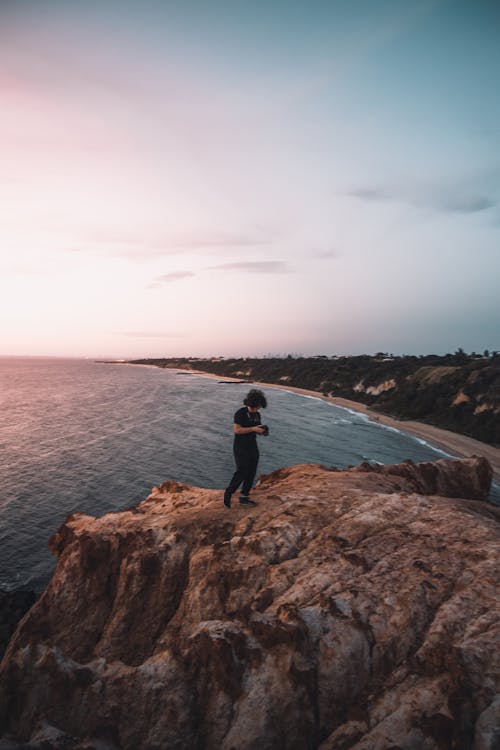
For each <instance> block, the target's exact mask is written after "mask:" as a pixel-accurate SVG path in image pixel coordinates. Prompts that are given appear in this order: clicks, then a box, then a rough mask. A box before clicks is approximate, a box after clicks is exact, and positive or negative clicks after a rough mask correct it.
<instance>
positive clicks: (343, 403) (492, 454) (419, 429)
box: [145, 365, 500, 482]
mask: <svg viewBox="0 0 500 750" xmlns="http://www.w3.org/2000/svg"><path fill="white" fill-rule="evenodd" d="M145 366H146V367H157V365H145ZM168 369H170V368H168ZM172 369H173V370H174V371H175V372H185V373H190V374H191V375H202V376H204V377H207V378H212V379H213V380H226V381H229V382H234V383H245V382H247V381H244V380H241V378H232V377H229V376H225V375H224V376H221V375H217V374H215V373H211V372H204V371H203V370H184V369H181V368H177V367H176V368H172ZM252 386H256V387H261V388H279V389H280V390H284V391H290V392H292V393H298V394H299V395H302V396H312V397H313V398H319V399H321V400H322V401H326V402H327V403H329V404H333V405H334V406H340V407H341V408H343V409H350V410H351V411H356V412H359V413H360V414H366V416H367V417H368V418H369V419H370V420H371V421H372V422H378V423H379V424H381V425H384V426H386V427H392V428H394V429H396V430H400V431H401V432H407V433H408V434H409V435H413V436H414V437H418V438H421V439H422V440H425V441H426V442H428V443H429V444H430V445H432V446H433V447H435V448H439V450H442V451H444V452H445V453H449V454H450V456H452V457H455V458H470V457H471V456H484V457H485V458H487V459H488V461H489V462H490V464H491V466H492V469H493V474H494V477H493V480H494V481H496V482H500V449H499V448H494V447H493V446H492V445H487V444H486V443H482V442H481V441H480V440H475V439H474V438H470V437H467V435H460V434H459V433H458V432H451V431H450V430H444V429H442V428H441V427H434V425H429V424H424V423H423V422H415V421H413V420H410V419H408V420H402V419H395V418H394V417H389V416H387V415H386V414H381V413H380V412H377V411H374V410H373V409H370V408H369V407H368V406H366V405H365V404H362V403H360V402H359V401H350V400H349V399H346V398H340V397H335V396H325V395H323V394H322V393H319V392H318V391H310V390H307V389H305V388H295V387H294V386H291V385H285V384H283V385H280V384H278V383H261V382H258V381H252Z"/></svg>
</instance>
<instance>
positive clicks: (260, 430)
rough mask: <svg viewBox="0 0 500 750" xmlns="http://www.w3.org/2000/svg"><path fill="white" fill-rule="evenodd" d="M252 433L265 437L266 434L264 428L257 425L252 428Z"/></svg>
mask: <svg viewBox="0 0 500 750" xmlns="http://www.w3.org/2000/svg"><path fill="white" fill-rule="evenodd" d="M253 431H254V432H256V433H257V435H265V434H266V428H265V427H262V426H261V425H257V426H256V427H254V428H253Z"/></svg>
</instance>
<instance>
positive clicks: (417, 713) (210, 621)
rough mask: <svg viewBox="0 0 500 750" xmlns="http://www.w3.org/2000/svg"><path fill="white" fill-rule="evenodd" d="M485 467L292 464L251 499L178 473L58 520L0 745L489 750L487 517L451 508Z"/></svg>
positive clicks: (474, 487) (493, 617)
mask: <svg viewBox="0 0 500 750" xmlns="http://www.w3.org/2000/svg"><path fill="white" fill-rule="evenodd" d="M490 479H491V473H490V471H489V467H488V465H487V463H486V462H485V461H484V460H482V459H468V460H464V461H452V460H446V461H438V462H435V463H433V464H411V463H405V464H402V465H400V466H393V467H370V466H369V465H362V466H361V467H357V468H355V469H350V470H346V471H337V470H329V469H326V468H324V467H321V466H311V465H301V466H294V467H290V468H286V469H281V470H279V471H277V472H274V473H273V474H271V475H269V476H267V477H263V478H261V481H260V483H259V486H258V488H257V489H256V490H255V492H254V497H255V499H256V500H258V502H259V505H258V507H257V508H248V507H245V506H239V505H238V504H237V503H235V502H234V501H233V507H232V508H231V509H230V510H227V509H225V508H224V507H223V505H222V498H221V493H220V492H218V491H215V490H204V489H199V488H194V487H190V486H188V485H184V484H180V483H177V482H173V481H170V482H165V483H164V484H162V485H161V486H160V487H158V488H154V490H153V492H152V494H151V495H150V497H149V498H148V499H147V500H145V501H144V502H142V503H140V504H139V505H138V506H137V507H136V508H133V509H131V510H128V511H124V512H121V513H116V514H108V515H106V516H104V517H102V518H99V519H96V518H92V517H90V516H83V515H79V514H75V515H73V516H71V517H70V518H68V520H67V521H66V523H65V524H64V525H63V526H62V527H61V528H60V529H59V531H58V532H57V533H56V534H55V536H54V537H53V538H52V540H51V547H52V549H53V551H54V552H55V553H56V554H57V555H58V558H59V560H58V565H57V569H56V572H55V574H54V577H53V579H52V581H51V583H50V584H49V586H48V588H47V590H46V591H45V592H44V594H43V595H42V596H41V598H40V599H39V600H38V601H37V602H36V604H35V606H34V607H33V608H32V609H31V610H30V612H29V613H28V615H27V616H26V617H25V618H24V620H23V621H22V622H21V623H20V625H19V627H18V629H17V631H16V633H15V635H14V637H13V639H12V641H11V643H10V645H9V648H8V650H7V653H6V654H5V657H4V660H3V662H2V665H1V668H0V685H1V687H0V735H2V736H3V738H4V739H3V740H0V748H7V747H19V745H18V744H16V743H24V745H21V746H22V747H26V748H35V747H36V748H52V747H61V748H62V747H65V748H82V750H83V748H87V749H90V748H96V750H97V748H100V749H101V750H105V748H108V749H111V748H124V750H129V749H130V750H160V748H161V749H162V750H165V749H167V750H168V749H170V748H172V749H174V748H179V750H180V749H182V750H184V749H185V748H193V749H194V748H196V749H201V748H207V750H211V749H212V748H221V749H222V750H231V749H232V748H234V750H254V749H255V750H257V749H258V750H271V749H272V750H276V748H285V749H290V750H292V749H293V750H295V749H296V750H306V749H308V748H310V749H311V750H312V749H313V748H314V749H316V748H318V749H320V750H347V749H348V748H353V749H354V748H355V750H389V748H392V750H396V749H397V748H403V749H405V750H406V749H408V750H420V749H423V750H443V748H460V749H463V750H466V749H467V748H471V749H474V750H494V748H498V747H499V743H500V732H499V725H500V722H499V718H500V697H499V693H500V689H499V688H500V654H499V649H498V644H499V642H500V624H499V616H498V615H499V604H498V581H499V578H500V576H499V573H500V570H499V552H500V524H499V521H500V510H499V509H498V508H495V507H494V506H490V505H488V504H487V503H485V502H481V501H478V500H470V499H458V495H462V496H466V497H469V496H475V497H479V496H481V495H482V496H483V497H485V496H486V494H487V492H488V484H489V481H490ZM437 492H439V495H437V494H434V493H437ZM431 493H432V494H431ZM445 495H451V497H445Z"/></svg>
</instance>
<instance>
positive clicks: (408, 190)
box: [0, 3, 500, 357]
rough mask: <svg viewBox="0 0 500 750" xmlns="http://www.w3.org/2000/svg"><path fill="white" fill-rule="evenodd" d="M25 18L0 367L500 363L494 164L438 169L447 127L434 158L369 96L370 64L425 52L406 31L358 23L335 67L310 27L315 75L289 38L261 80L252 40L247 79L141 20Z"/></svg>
mask: <svg viewBox="0 0 500 750" xmlns="http://www.w3.org/2000/svg"><path fill="white" fill-rule="evenodd" d="M111 6H113V4H110V7H111ZM8 7H9V10H8V11H7V10H4V11H2V10H0V92H1V96H2V117H1V118H0V177H1V179H0V248H1V256H0V326H1V340H0V341H1V344H0V354H6V355H7V354H21V355H24V354H48V355H50V354H54V355H71V356H114V357H122V356H124V357H134V356H148V355H149V356H161V355H169V354H171V355H178V354H193V355H196V354H198V355H200V354H255V353H256V354H259V353H266V352H275V353H277V352H283V353H284V352H289V351H292V352H304V353H311V354H312V353H321V352H323V353H335V352H339V353H346V352H347V353H348V352H353V353H355V352H359V351H377V350H394V351H406V352H410V351H430V350H433V349H434V350H441V351H443V350H447V349H451V348H456V347H457V346H464V347H465V348H476V349H478V350H480V349H481V348H482V347H483V348H486V347H489V348H499V346H496V343H498V342H495V341H494V335H495V334H493V333H492V332H493V331H494V326H493V323H492V319H493V317H494V314H495V312H496V311H498V295H497V294H496V290H495V288H496V286H495V285H496V282H495V283H494V282H493V281H492V274H491V273H486V274H485V273H484V268H485V267H489V266H488V264H491V263H493V264H496V266H498V254H497V253H496V250H495V248H496V247H497V243H498V223H495V220H494V216H493V214H492V210H496V211H497V212H498V206H497V204H496V203H495V201H496V198H495V199H494V201H493V202H492V201H491V200H490V199H489V198H488V199H486V198H485V197H484V196H485V194H486V192H488V191H489V192H488V194H489V195H491V191H492V190H496V189H497V181H498V174H499V173H500V171H499V172H498V173H497V172H495V167H492V168H491V170H490V173H488V170H487V169H486V166H485V165H486V164H487V163H490V164H491V161H490V162H488V158H487V157H488V152H487V149H486V148H485V147H484V144H482V143H481V142H480V140H479V141H478V143H477V144H476V145H475V146H474V147H473V148H470V149H468V150H466V153H464V149H463V148H462V149H460V154H461V156H460V158H459V159H458V161H457V157H456V152H454V151H453V149H452V148H451V146H450V150H449V152H448V151H447V150H446V149H440V152H439V154H437V152H436V150H435V146H436V142H435V139H434V140H433V137H432V133H433V132H434V134H435V133H436V132H437V131H433V128H438V126H439V123H438V122H437V121H436V122H435V123H433V125H432V127H430V126H429V130H428V132H427V133H425V134H423V135H421V137H420V136H419V135H418V128H416V130H415V132H413V131H412V129H411V127H412V126H411V124H410V125H407V127H408V128H409V131H408V130H405V125H404V122H403V119H402V118H403V116H404V108H403V109H402V110H401V112H398V105H397V103H396V102H397V101H398V100H397V92H395V94H394V111H393V112H387V111H386V110H383V109H381V110H380V111H377V109H373V103H372V102H370V101H369V100H370V97H369V96H367V93H366V89H365V83H366V76H367V75H368V72H369V71H371V72H370V75H375V74H376V73H374V72H373V70H374V66H373V63H374V62H376V61H377V56H383V54H386V53H387V54H388V53H389V52H390V51H391V47H390V45H391V44H395V43H396V41H397V40H398V39H399V36H400V35H402V34H417V41H418V33H422V34H423V32H422V31H421V29H420V27H419V26H418V24H417V22H416V21H415V19H414V18H413V16H411V17H407V16H406V15H405V14H400V16H401V17H400V19H399V21H398V23H397V24H396V26H394V22H393V20H392V21H391V20H390V18H389V16H387V17H385V16H384V14H381V15H380V16H378V17H377V24H378V27H373V28H368V27H366V26H365V27H363V28H359V29H357V28H356V21H355V17H354V16H353V17H352V18H350V17H349V18H344V19H343V20H342V19H341V20H342V22H343V23H344V26H345V28H344V31H345V34H344V36H342V37H339V44H338V45H337V47H335V45H334V48H335V49H336V50H337V52H336V55H333V56H332V58H331V59H328V51H329V50H330V46H329V37H328V33H327V32H328V29H327V30H326V31H325V29H324V28H321V29H320V28H316V27H315V26H314V23H313V22H312V26H311V28H310V29H309V33H310V34H312V35H313V37H314V34H317V47H314V46H313V47H311V49H309V48H308V49H305V48H304V49H303V50H302V51H301V55H302V58H301V65H300V66H298V65H295V64H293V55H290V57H289V58H288V59H289V60H290V62H289V64H288V65H286V64H284V63H283V57H281V58H280V54H279V52H280V49H281V53H282V55H283V54H284V53H285V52H286V51H287V50H288V46H289V44H290V40H289V39H287V38H286V36H285V37H283V39H281V38H280V37H276V39H275V41H276V49H274V47H273V46H272V42H273V40H272V39H269V40H267V43H268V44H269V45H270V47H269V50H267V53H268V54H267V57H266V49H264V54H262V50H261V49H260V46H259V45H260V44H264V41H263V40H259V39H258V37H257V38H256V37H252V38H251V40H250V41H249V40H248V39H247V37H246V36H245V35H244V34H243V31H242V30H241V29H240V30H239V33H241V34H242V36H241V55H239V56H236V53H235V51H234V48H228V49H227V50H226V51H224V50H222V51H221V50H220V48H219V44H218V39H217V38H216V35H215V36H213V38H212V36H211V34H215V32H214V31H211V29H210V28H207V29H206V33H205V35H204V36H203V38H202V43H201V42H200V41H199V39H198V38H197V37H195V35H194V33H192V35H191V36H190V30H191V32H192V30H193V29H194V28H195V26H194V25H193V27H192V29H191V27H190V26H189V24H188V25H187V26H185V25H184V26H183V25H182V23H181V20H179V18H180V17H179V18H176V17H175V16H171V17H169V19H166V18H165V19H164V22H165V25H164V28H163V29H162V28H158V25H157V24H156V23H155V21H156V20H157V19H156V17H154V16H153V15H150V16H148V10H147V9H148V8H150V10H151V8H152V7H153V6H152V5H151V6H150V5H148V4H146V5H145V6H144V9H145V10H144V14H143V16H142V21H141V23H136V16H134V15H133V14H131V13H130V15H128V11H127V9H129V10H130V8H131V7H132V5H129V4H126V5H125V6H124V7H123V9H122V10H123V13H122V14H121V16H120V19H121V22H120V23H118V24H116V23H114V21H115V20H116V19H117V18H118V16H114V15H113V13H111V12H110V13H109V14H107V15H106V14H104V15H100V13H99V6H98V5H94V4H93V3H90V4H89V5H88V7H87V10H86V11H84V10H82V6H80V7H79V6H75V9H74V10H73V11H72V12H70V11H69V6H68V7H67V8H66V12H65V13H62V11H61V8H62V6H61V5H60V4H58V3H53V4H52V3H49V4H48V5H47V12H46V13H40V12H38V13H37V12H36V11H35V10H34V8H36V6H34V5H33V6H30V5H29V4H28V5H27V6H26V8H27V10H25V11H24V12H23V13H21V12H20V11H19V12H15V11H13V10H12V7H14V8H15V4H14V6H8ZM30 8H31V10H30ZM2 14H3V18H2ZM423 19H424V20H425V19H426V16H425V15H424V17H423ZM333 20H334V19H332V39H333V38H334V37H335V33H338V32H335V29H336V28H337V27H336V25H335V24H334V23H333ZM167 21H168V22H167ZM224 23H226V24H227V23H230V21H228V20H227V17H225V21H224ZM418 23H423V21H422V19H420V20H419V21H418ZM196 33H197V34H199V33H202V32H200V31H199V29H198V30H197V32H196ZM234 33H235V34H236V36H237V33H238V29H234ZM422 38H423V37H422ZM330 41H331V40H330ZM340 41H341V42H342V43H341V44H340ZM235 44H236V43H235ZM280 45H281V47H280ZM285 47H286V50H285ZM314 50H315V51H314ZM288 51H290V50H288ZM380 64H381V65H382V63H380ZM383 73H384V69H383V68H380V70H379V72H378V75H379V76H381V80H380V84H381V91H382V92H383V86H388V85H389V84H388V83H387V81H386V79H383V80H382V77H383ZM399 120H401V123H399ZM389 122H391V123H392V127H389ZM396 123H397V124H398V127H399V128H400V129H399V130H396V131H395V130H394V127H395V124H396ZM427 138H428V140H426V139H427ZM447 138H448V141H449V142H450V143H452V142H453V140H455V142H456V144H457V146H460V144H461V143H462V140H463V138H464V134H463V133H462V132H461V130H460V126H457V130H456V132H455V131H453V129H451V130H449V131H448V136H447ZM410 144H411V147H410ZM424 156H425V158H424ZM427 164H429V165H430V164H432V165H433V167H432V169H433V172H432V173H431V172H430V168H427ZM381 186H382V187H381ZM457 186H458V187H457ZM461 186H463V193H461V194H460V195H458V196H457V195H456V190H459V189H461ZM495 195H496V193H495ZM488 201H489V202H488ZM495 206H496V209H495ZM478 254H479V255H478ZM478 259H480V260H481V264H482V265H478V263H477V262H476V261H477V260H478ZM457 300H459V304H457ZM474 316H475V317H474ZM464 320H466V321H468V323H467V324H465V325H464Z"/></svg>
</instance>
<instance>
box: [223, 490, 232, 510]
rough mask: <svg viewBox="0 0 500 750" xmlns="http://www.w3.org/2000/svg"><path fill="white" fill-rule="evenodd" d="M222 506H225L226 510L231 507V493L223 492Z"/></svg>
mask: <svg viewBox="0 0 500 750" xmlns="http://www.w3.org/2000/svg"><path fill="white" fill-rule="evenodd" d="M224 505H225V506H226V508H230V507H231V493H230V492H229V490H224Z"/></svg>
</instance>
